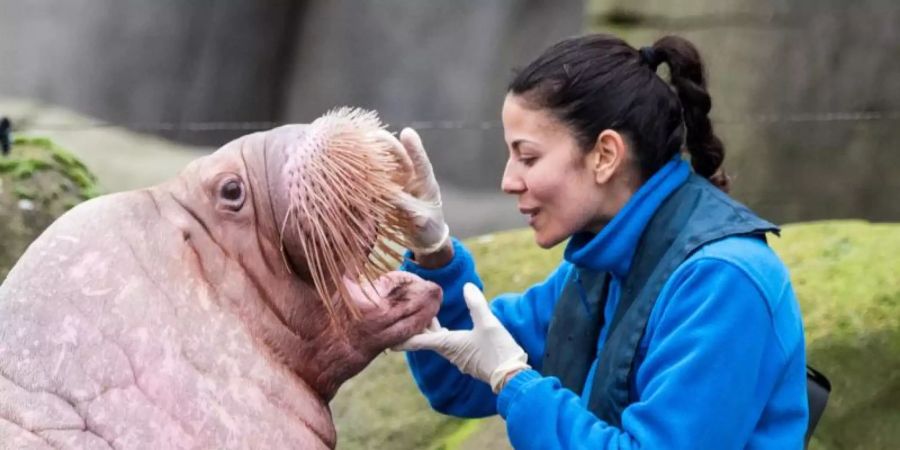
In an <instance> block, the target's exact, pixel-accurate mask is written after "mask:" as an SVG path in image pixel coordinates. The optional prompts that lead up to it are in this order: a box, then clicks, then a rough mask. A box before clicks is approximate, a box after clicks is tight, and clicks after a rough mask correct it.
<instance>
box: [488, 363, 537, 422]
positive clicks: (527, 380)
mask: <svg viewBox="0 0 900 450" xmlns="http://www.w3.org/2000/svg"><path fill="white" fill-rule="evenodd" d="M541 378H543V377H542V376H541V374H540V373H539V372H538V371H536V370H533V369H528V370H523V371H521V372H519V373H517V374H516V376H514V377H512V379H510V380H509V382H508V383H506V386H504V387H503V390H501V391H500V395H499V396H497V412H498V413H500V416H501V417H503V419H504V420H505V419H506V415H507V413H508V412H509V408H510V406H511V405H512V403H513V402H514V401H515V400H516V399H517V398H518V397H519V395H520V394H522V393H524V392H525V391H527V390H528V389H529V388H530V387H531V386H532V385H534V384H535V383H536V382H537V381H538V380H540V379H541Z"/></svg>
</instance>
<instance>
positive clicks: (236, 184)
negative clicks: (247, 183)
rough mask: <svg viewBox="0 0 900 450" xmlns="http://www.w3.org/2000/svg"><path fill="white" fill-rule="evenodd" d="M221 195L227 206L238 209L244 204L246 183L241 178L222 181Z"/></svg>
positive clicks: (234, 209)
mask: <svg viewBox="0 0 900 450" xmlns="http://www.w3.org/2000/svg"><path fill="white" fill-rule="evenodd" d="M219 197H221V199H222V200H223V203H225V206H226V207H228V208H229V209H231V210H233V211H237V210H239V209H241V207H242V206H244V184H243V183H241V180H235V179H231V180H228V181H226V182H225V183H222V186H221V187H220V188H219Z"/></svg>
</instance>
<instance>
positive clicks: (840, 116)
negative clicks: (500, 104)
mask: <svg viewBox="0 0 900 450" xmlns="http://www.w3.org/2000/svg"><path fill="white" fill-rule="evenodd" d="M712 120H713V124H722V125H754V124H777V123H808V122H813V123H816V122H826V123H829V122H864V121H894V120H900V111H846V112H824V113H792V114H748V115H743V116H723V117H713V118H712ZM287 123H288V122H272V121H252V122H250V121H248V122H182V123H179V122H158V123H140V122H139V123H112V122H104V121H96V122H88V123H80V124H79V123H30V122H26V125H24V126H22V127H21V128H20V127H17V126H16V124H15V123H13V128H12V131H14V132H19V133H21V132H36V131H44V132H46V131H76V132H77V131H88V130H95V129H100V128H113V127H123V128H127V129H130V130H135V131H146V132H163V131H187V132H197V133H199V132H214V131H256V130H267V129H270V128H275V127H277V126H280V125H285V124H287ZM404 126H409V127H412V128H415V129H417V130H484V131H487V130H494V129H500V128H502V127H503V125H502V123H501V122H500V121H497V120H493V121H491V120H487V121H485V120H483V121H467V120H436V121H414V122H410V123H408V124H406V125H404Z"/></svg>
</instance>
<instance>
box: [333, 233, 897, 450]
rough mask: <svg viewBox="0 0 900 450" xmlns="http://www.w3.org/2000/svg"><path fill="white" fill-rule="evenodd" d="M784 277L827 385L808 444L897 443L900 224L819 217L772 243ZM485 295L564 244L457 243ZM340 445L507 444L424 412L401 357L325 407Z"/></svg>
mask: <svg viewBox="0 0 900 450" xmlns="http://www.w3.org/2000/svg"><path fill="white" fill-rule="evenodd" d="M770 241H771V245H772V247H773V248H774V249H775V251H776V252H778V254H779V255H780V256H781V257H782V259H783V260H784V261H785V263H786V264H787V265H788V267H789V269H790V271H791V278H792V280H793V283H794V287H795V290H796V292H797V296H798V298H799V299H800V304H801V308H802V310H803V315H804V324H805V328H806V337H807V349H808V351H807V353H808V356H809V362H810V364H812V365H813V366H815V367H816V368H818V369H820V370H822V371H823V372H824V373H825V374H826V375H827V376H828V377H829V378H830V379H831V382H832V384H833V392H832V396H831V399H830V401H829V405H828V408H827V410H826V412H825V415H824V417H823V418H822V420H821V422H820V423H819V427H818V429H817V432H816V435H815V436H814V439H813V442H812V444H811V446H810V448H812V449H829V450H831V449H835V450H836V449H889V448H894V446H895V444H896V443H897V442H900V427H898V426H897V425H900V256H898V255H900V224H870V223H866V222H858V221H835V222H818V223H807V224H795V225H789V226H786V227H784V232H783V234H782V238H780V239H778V238H773V239H771V240H770ZM467 245H468V247H469V248H470V250H471V251H472V253H473V255H474V257H475V260H476V263H477V265H478V270H479V273H480V274H481V276H482V279H483V280H484V283H485V288H486V294H487V295H488V296H489V297H491V296H494V295H497V294H499V293H501V292H507V291H520V290H522V289H523V288H525V287H527V286H529V285H531V284H533V283H535V282H538V281H540V280H542V279H543V278H545V277H546V276H547V274H548V273H549V272H550V270H552V268H553V267H555V266H556V264H558V262H559V261H560V259H561V257H562V250H563V246H561V245H560V246H557V247H556V248H554V249H552V250H541V249H540V248H538V247H537V246H536V245H535V244H534V242H533V237H532V233H531V231H530V230H516V231H510V232H503V233H496V234H491V235H486V236H481V237H477V238H473V239H469V240H468V241H467ZM332 407H333V410H334V413H335V420H336V422H337V424H338V429H339V431H338V448H341V449H362V448H396V449H407V448H409V449H412V448H431V449H448V450H449V449H484V448H491V449H496V448H509V445H508V443H507V442H506V432H505V429H504V427H503V423H502V421H501V420H499V419H497V418H491V419H486V420H469V421H466V420H460V419H455V418H450V417H446V416H443V415H441V414H439V413H436V412H434V411H432V410H431V409H429V407H428V405H427V403H426V401H425V400H424V399H423V398H422V395H421V394H419V393H418V391H417V390H416V387H415V385H414V383H413V380H412V377H411V376H410V375H409V371H408V370H407V368H406V367H405V361H404V360H403V358H402V356H401V355H398V354H394V353H389V354H387V355H386V356H383V357H381V358H379V359H378V360H376V361H375V362H374V363H373V364H372V366H371V367H370V368H368V369H367V370H366V371H365V372H363V373H362V374H360V375H359V376H358V377H356V378H354V379H353V380H351V382H350V383H348V384H347V385H346V386H344V387H343V388H342V389H341V392H340V393H339V394H338V397H337V399H335V401H334V402H333V403H332Z"/></svg>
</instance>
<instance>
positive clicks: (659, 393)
mask: <svg viewBox="0 0 900 450" xmlns="http://www.w3.org/2000/svg"><path fill="white" fill-rule="evenodd" d="M661 63H665V64H666V65H668V68H669V72H670V80H669V82H668V83H667V82H666V81H664V80H663V79H662V78H661V77H660V76H659V75H657V73H656V69H657V66H658V65H659V64H661ZM710 106H711V103H710V97H709V95H708V93H707V92H706V83H705V79H704V75H703V67H702V64H701V61H700V57H699V54H698V52H697V50H696V49H695V48H694V46H693V45H692V44H691V43H689V42H688V41H686V40H684V39H682V38H678V37H672V36H669V37H665V38H662V39H660V40H659V41H657V42H656V43H655V44H654V45H653V46H652V47H645V48H642V49H640V50H635V49H634V48H632V47H630V46H629V45H628V44H626V43H625V42H623V41H622V40H620V39H617V38H614V37H611V36H608V35H591V36H584V37H579V38H574V39H568V40H565V41H562V42H560V43H558V44H556V45H554V46H553V47H551V48H549V49H548V50H547V51H546V52H545V53H544V54H543V55H541V56H540V57H539V58H538V59H537V60H535V61H534V62H532V63H531V64H530V65H528V66H527V67H526V68H525V69H524V70H522V71H521V72H520V73H518V75H517V76H516V77H515V79H514V80H513V81H512V83H511V84H510V87H509V92H508V95H507V96H506V99H505V102H504V105H503V113H502V118H503V126H504V133H505V139H506V143H507V146H508V150H509V159H508V161H507V164H506V169H505V172H504V174H503V181H502V189H503V191H504V192H506V193H508V194H511V195H514V196H516V198H517V199H518V206H519V210H520V211H521V212H522V214H525V215H527V216H528V223H529V225H530V226H531V228H533V230H534V235H535V240H536V241H537V244H538V245H540V246H541V247H543V248H550V247H552V246H554V245H556V244H559V243H560V242H562V241H564V240H566V239H569V241H568V244H567V245H566V249H565V260H564V261H562V263H561V264H560V265H559V266H558V267H557V268H556V269H555V270H554V271H553V273H551V274H550V275H549V276H548V277H547V279H546V280H545V281H544V282H542V283H539V284H537V285H535V286H532V287H531V288H529V289H528V290H526V291H525V292H524V293H521V294H506V295H501V296H500V297H498V298H497V299H496V300H494V301H493V302H492V303H491V304H490V306H488V305H487V303H486V302H485V300H484V297H483V296H482V294H481V291H480V290H479V289H478V288H476V286H478V287H480V286H481V282H480V280H479V278H478V276H477V274H476V273H475V267H474V263H473V261H472V257H471V256H470V254H469V253H468V252H467V250H466V249H465V248H464V247H463V245H462V244H460V242H459V241H456V240H454V239H451V238H449V237H448V235H449V233H448V229H447V226H446V224H445V223H444V220H443V213H442V212H441V208H440V193H439V188H438V185H437V183H436V182H435V180H434V176H433V174H432V170H431V165H430V163H429V162H428V159H427V157H426V156H425V153H424V150H423V149H422V144H421V141H420V139H419V138H418V136H417V135H416V133H415V132H414V131H412V130H409V129H406V130H404V131H403V132H402V133H401V136H400V140H401V141H402V143H403V146H404V147H405V148H406V150H407V152H408V153H409V154H410V156H411V158H412V160H413V162H414V166H415V167H416V175H415V177H414V180H413V182H411V183H410V184H409V186H407V188H406V189H405V193H404V194H403V196H402V198H401V201H400V202H399V203H400V205H401V206H402V207H403V208H406V209H407V210H408V212H409V213H410V214H413V215H415V216H416V217H417V218H418V220H419V223H420V225H421V228H420V233H419V234H418V235H417V236H415V237H414V238H415V239H414V245H413V248H411V255H410V256H409V258H408V259H407V260H406V261H405V262H404V269H405V270H408V271H410V272H414V273H416V274H418V275H420V276H422V277H423V278H426V279H429V280H432V281H435V282H437V283H438V284H440V285H441V286H442V288H443V290H444V302H443V305H442V307H441V310H440V313H439V314H438V319H439V321H440V324H438V323H435V324H433V325H432V326H431V327H430V328H429V329H427V330H425V331H424V332H423V333H422V334H420V335H418V336H415V337H413V338H412V339H410V340H409V341H408V342H406V343H405V344H403V345H402V346H401V349H404V350H410V352H409V353H408V354H407V356H408V361H409V364H410V367H411V369H412V373H413V376H414V378H415V380H416V383H417V384H418V386H419V388H420V389H421V390H422V392H423V393H424V394H425V396H426V397H427V398H428V400H429V401H430V403H431V405H432V407H434V408H435V409H436V410H438V411H440V412H443V413H446V414H452V415H456V416H462V417H481V416H487V415H491V414H495V413H499V414H500V415H501V416H502V417H503V418H504V419H505V420H506V423H507V429H508V434H509V439H510V442H511V443H512V445H513V447H515V448H518V449H531V448H533V449H552V448H595V449H631V448H654V449H655V448H667V449H732V448H733V449H739V448H765V449H772V448H778V449H781V448H801V447H802V446H803V437H804V432H805V431H806V426H807V414H808V412H807V409H808V408H807V398H806V371H805V356H804V355H805V348H804V341H803V326H802V322H801V317H800V311H799V307H798V304H797V301H796V298H795V297H794V293H793V289H792V287H791V284H790V280H789V278H788V273H787V271H786V269H785V267H784V265H783V264H782V262H781V261H780V260H779V259H778V257H777V256H776V255H775V253H774V252H773V251H772V250H771V249H770V248H769V247H768V246H767V245H766V234H767V233H777V232H778V228H776V227H775V226H774V225H772V224H770V223H768V222H766V221H764V220H762V219H760V218H758V217H757V216H756V215H754V214H753V213H752V212H751V211H749V210H748V209H747V208H745V207H744V206H742V205H740V204H738V203H737V202H735V201H734V200H732V199H731V198H729V197H728V196H727V195H726V194H725V193H724V192H723V191H727V188H728V178H727V177H726V176H725V174H724V172H723V171H722V169H721V165H722V160H723V147H722V143H721V142H720V141H719V139H718V138H717V137H716V136H715V135H714V134H713V130H712V126H711V124H710V120H709V117H708V113H709V110H710ZM683 151H684V152H687V153H688V154H689V156H690V158H689V159H690V163H688V162H686V161H684V160H682V156H681V154H682V152H683ZM515 263H516V261H510V264H515ZM473 322H474V324H473ZM440 325H443V326H445V327H447V328H441V327H440ZM448 329H449V330H448ZM451 330H454V331H451ZM413 350H434V351H436V352H437V353H434V352H430V351H413ZM457 368H458V369H459V370H457Z"/></svg>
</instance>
